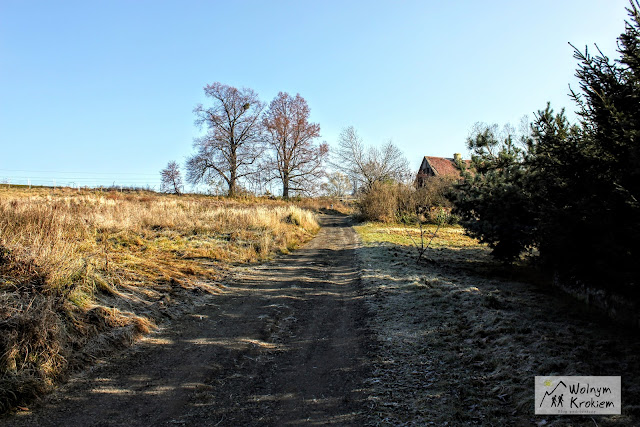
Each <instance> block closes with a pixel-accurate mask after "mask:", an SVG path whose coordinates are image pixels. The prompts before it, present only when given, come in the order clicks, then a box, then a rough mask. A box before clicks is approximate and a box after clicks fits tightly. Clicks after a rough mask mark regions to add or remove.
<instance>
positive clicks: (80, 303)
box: [0, 189, 319, 413]
mask: <svg viewBox="0 0 640 427" xmlns="http://www.w3.org/2000/svg"><path fill="white" fill-rule="evenodd" d="M258 202H259V201H258V200H256V199H245V200H234V201H227V200H223V199H215V198H206V197H196V196H193V197H177V196H165V195H158V194H153V193H145V192H140V193H117V192H109V193H102V192H88V191H82V192H78V191H71V190H70V189H62V190H58V191H56V192H52V191H51V190H44V189H32V190H30V191H27V190H24V189H22V190H21V189H18V190H16V189H12V190H8V189H0V413H1V412H3V411H6V410H7V409H9V408H10V407H13V406H15V405H21V404H25V402H28V401H29V400H30V399H32V398H33V397H34V396H37V395H40V394H42V393H44V392H46V391H47V390H49V389H50V388H51V387H52V386H53V385H54V384H55V383H57V382H58V381H60V380H62V379H63V378H64V377H65V376H66V375H67V374H68V373H69V372H70V371H73V370H74V369H78V368H80V367H82V366H85V365H86V364H87V363H89V362H90V361H91V360H93V359H94V358H96V357H98V356H100V355H101V354H102V353H103V352H105V351H108V350H109V349H112V348H114V347H117V346H122V345H127V344H129V343H131V342H132V341H133V340H134V339H135V338H136V336H138V335H140V334H143V333H148V332H149V331H150V330H152V329H153V328H155V323H156V322H157V321H158V320H159V319H162V318H163V317H165V316H167V317H172V316H175V314H176V313H177V312H178V311H179V310H180V309H181V307H182V306H183V305H184V303H185V301H188V300H189V297H190V296H193V295H196V294H198V293H214V292H216V291H217V290H218V289H219V288H218V285H217V283H218V282H217V281H218V280H219V279H220V278H221V277H222V276H223V275H224V274H225V270H226V269H227V268H228V267H229V266H230V265H233V264H237V263H246V262H255V261H260V260H263V259H266V258H270V257H272V256H273V255H274V254H275V253H287V252H288V251H290V250H291V249H293V248H295V247H296V246H297V245H298V244H299V243H301V242H304V241H306V240H308V239H309V238H310V237H311V236H312V235H313V234H314V233H315V232H317V230H318V228H319V226H318V224H317V222H316V221H315V218H314V215H313V213H311V212H310V211H307V210H303V209H300V208H297V207H294V206H291V205H285V204H284V203H283V202H280V201H264V200H263V201H260V202H261V203H258Z"/></svg>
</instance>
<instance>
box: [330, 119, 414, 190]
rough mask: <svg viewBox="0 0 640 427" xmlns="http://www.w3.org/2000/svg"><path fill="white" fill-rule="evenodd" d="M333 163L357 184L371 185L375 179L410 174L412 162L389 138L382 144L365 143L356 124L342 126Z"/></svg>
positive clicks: (366, 186)
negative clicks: (357, 130)
mask: <svg viewBox="0 0 640 427" xmlns="http://www.w3.org/2000/svg"><path fill="white" fill-rule="evenodd" d="M332 164H333V166H334V167H335V168H337V169H338V170H340V171H342V172H344V173H345V174H346V175H347V176H348V177H349V178H350V179H351V181H352V182H353V184H354V186H355V187H357V188H362V187H364V189H365V190H368V189H370V188H371V186H372V185H373V183H374V182H384V181H397V182H402V181H404V180H405V179H406V178H407V174H408V171H409V164H408V162H407V159H406V157H404V154H402V151H400V149H399V148H398V147H396V146H395V145H394V144H393V142H391V141H389V142H387V143H386V144H384V145H383V146H382V147H381V148H377V147H365V145H364V144H363V142H362V138H361V137H360V136H359V135H358V133H357V132H356V130H355V128H354V127H353V126H349V127H347V128H345V129H343V130H342V132H341V133H340V136H339V139H338V150H337V152H336V155H335V156H334V160H333V162H332Z"/></svg>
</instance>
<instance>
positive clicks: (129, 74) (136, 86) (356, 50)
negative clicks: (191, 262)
mask: <svg viewBox="0 0 640 427" xmlns="http://www.w3.org/2000/svg"><path fill="white" fill-rule="evenodd" d="M627 5H628V1H627V0H537V1H520V0H500V1H497V0H495V1H492V0H486V1H475V0H474V1H472V0H469V1H462V0H458V1H454V0H452V1H427V0H423V1H374V0H370V1H366V0H362V1H349V0H338V1H327V0H323V1H302V0H301V1H242V0H238V1H198V2H196V1H157V0H156V1H134V0H130V1H97V0H96V1H86V0H84V1H77V2H69V1H28V0H15V1H7V0H0V181H2V180H6V179H11V180H12V182H14V183H15V182H21V181H22V182H25V181H26V179H27V178H31V180H32V183H36V182H38V183H39V182H40V181H42V180H46V181H47V182H50V181H52V180H53V179H56V180H57V183H58V184H68V183H70V182H75V183H76V184H82V185H84V184H88V185H95V184H106V185H111V184H112V183H114V182H115V183H116V184H124V185H146V184H149V185H152V186H157V185H158V181H159V179H158V178H159V171H160V169H162V168H163V167H164V166H165V165H166V164H167V162H168V161H169V160H177V161H179V162H180V163H183V161H184V159H185V158H186V157H187V156H188V155H189V154H190V153H191V152H192V140H193V137H194V136H197V135H198V134H199V131H198V129H197V128H196V127H195V126H194V125H193V121H194V115H193V112H192V110H193V107H194V106H195V105H196V104H198V103H201V102H206V99H205V97H204V96H203V91H202V87H203V86H204V85H205V84H207V83H213V82H216V81H219V82H222V83H224V84H228V85H232V86H237V87H249V88H252V89H254V90H255V91H256V92H257V93H258V94H259V95H260V97H261V99H262V100H263V101H265V102H269V101H271V99H273V98H274V96H275V95H276V94H277V93H278V91H286V92H289V93H291V94H295V93H300V94H301V95H302V96H303V97H304V98H306V99H307V101H308V103H309V106H310V107H311V116H312V120H313V121H315V122H318V123H319V124H320V126H321V129H322V139H324V140H326V141H327V142H329V144H335V142H336V139H337V136H338V134H339V133H340V130H341V129H342V128H344V127H346V126H349V125H353V126H355V128H356V129H357V130H358V132H359V133H360V134H361V136H363V137H364V139H365V142H366V143H368V144H373V145H378V144H381V143H383V142H384V141H386V140H388V139H389V138H391V139H392V140H393V141H394V142H395V143H396V144H397V145H398V146H399V147H400V148H401V149H402V150H403V151H404V153H405V155H406V156H407V158H408V159H409V161H410V163H411V166H412V167H413V168H414V169H417V168H418V166H419V163H420V160H421V158H422V157H423V156H425V155H435V156H446V157H450V156H451V155H452V154H453V153H454V152H462V153H465V152H466V149H465V139H466V137H467V135H468V133H469V130H470V128H471V127H472V126H473V124H474V123H475V122H478V121H481V122H487V123H499V124H504V123H506V122H511V123H512V124H514V125H517V124H518V122H519V120H520V118H521V117H522V116H523V115H525V114H527V115H529V117H530V118H533V113H534V112H535V111H537V110H538V109H541V108H544V106H545V105H546V102H547V101H551V102H552V105H553V106H554V107H556V109H560V108H561V107H566V108H567V110H568V111H569V112H573V110H574V109H575V108H574V105H573V104H572V103H571V101H570V100H569V98H568V96H567V93H568V85H569V84H570V83H572V84H573V86H574V87H576V88H577V84H576V81H575V78H574V72H575V68H576V62H575V60H574V59H573V57H572V49H571V47H570V46H569V45H568V44H567V43H568V42H571V43H573V44H575V45H576V46H579V47H584V46H585V45H587V44H588V45H590V46H592V45H593V43H597V44H598V45H599V46H600V48H601V49H602V50H603V51H604V52H605V53H607V54H609V55H610V56H612V57H615V56H616V55H615V47H616V37H617V36H618V35H619V34H620V33H622V32H623V31H624V20H625V18H626V16H627V15H626V12H625V10H624V8H625V6H627ZM570 117H573V115H572V114H570Z"/></svg>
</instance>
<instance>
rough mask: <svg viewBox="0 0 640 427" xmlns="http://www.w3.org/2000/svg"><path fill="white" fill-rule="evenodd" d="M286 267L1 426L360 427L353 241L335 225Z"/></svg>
mask: <svg viewBox="0 0 640 427" xmlns="http://www.w3.org/2000/svg"><path fill="white" fill-rule="evenodd" d="M322 223H323V228H322V229H321V231H320V233H319V234H318V236H317V237H316V238H315V239H313V240H312V241H311V242H310V243H308V244H307V245H306V246H304V247H303V248H301V249H300V250H298V251H296V252H295V253H294V254H293V255H290V256H286V257H281V258H279V259H277V260H275V261H273V262H270V263H267V264H264V265H261V266H257V267H247V268H239V269H238V270H237V271H236V272H235V274H234V275H233V277H232V279H231V280H229V282H228V283H227V284H226V288H225V292H224V293H223V294H221V295H216V296H210V297H207V298H206V299H204V300H203V301H201V302H200V304H198V305H197V306H196V308H195V309H194V310H193V312H192V313H190V314H188V315H186V316H184V317H183V318H181V319H179V320H176V321H174V322H172V324H170V325H168V326H166V327H165V328H163V329H162V330H161V331H159V332H158V333H155V334H152V335H151V336H148V337H146V338H145V339H143V340H142V341H141V342H140V343H138V344H137V345H135V346H134V347H133V348H131V349H130V350H128V351H126V352H124V353H122V354H121V355H119V356H117V357H115V358H113V359H111V360H109V361H108V362H105V363H102V364H100V365H98V366H95V367H94V368H93V369H91V370H89V371H87V372H85V373H84V374H82V375H80V376H77V377H76V378H74V379H73V380H72V381H70V382H69V383H68V384H67V385H65V386H64V387H62V388H61V389H60V390H58V391H57V392H55V393H54V394H53V395H51V396H50V397H48V398H47V399H46V400H45V401H44V402H43V403H42V404H41V405H40V406H39V407H36V408H35V409H34V410H32V411H29V412H26V413H23V414H20V415H16V416H13V417H11V418H5V419H2V420H0V424H5V425H11V426H14V425H15V426H22V425H42V426H54V425H56V426H57V425H65V426H112V425H129V426H142V425H145V426H146V425H221V426H223V425H225V426H226V425H234V426H236V425H299V424H307V425H308V424H316V425H324V424H332V423H335V424H340V425H362V424H364V423H365V420H364V414H365V412H366V410H365V407H366V405H365V401H366V394H365V393H364V391H363V385H362V384H363V381H364V379H365V378H366V377H367V361H366V357H365V356H366V353H367V346H368V338H367V332H366V328H365V311H364V306H363V303H362V301H361V298H360V296H359V284H360V278H359V269H358V266H357V261H356V254H355V249H356V246H357V242H358V240H357V237H356V234H355V232H354V231H353V229H352V228H351V227H350V225H349V223H348V219H347V218H345V217H340V216H324V217H323V218H322Z"/></svg>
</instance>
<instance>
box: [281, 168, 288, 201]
mask: <svg viewBox="0 0 640 427" xmlns="http://www.w3.org/2000/svg"><path fill="white" fill-rule="evenodd" d="M282 198H283V199H288V198H289V175H288V174H285V175H284V176H283V177H282Z"/></svg>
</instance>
